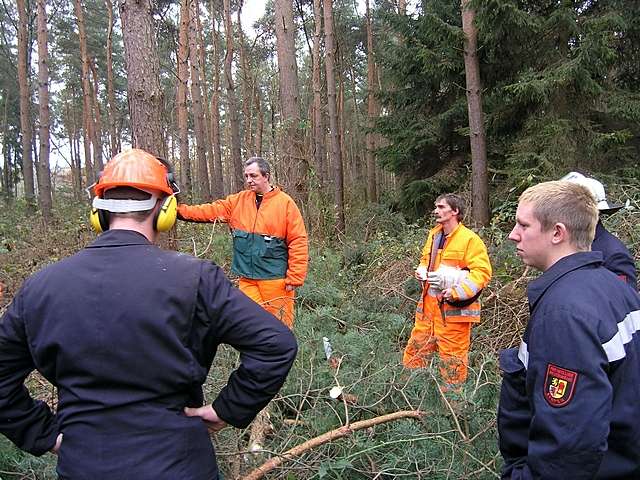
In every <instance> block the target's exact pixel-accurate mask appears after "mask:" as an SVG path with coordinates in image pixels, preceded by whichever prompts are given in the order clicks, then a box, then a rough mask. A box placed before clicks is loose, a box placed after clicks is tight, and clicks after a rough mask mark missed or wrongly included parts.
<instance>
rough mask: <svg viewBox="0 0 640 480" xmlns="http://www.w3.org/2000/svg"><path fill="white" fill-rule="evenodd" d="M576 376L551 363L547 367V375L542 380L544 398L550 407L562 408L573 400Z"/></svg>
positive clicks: (574, 373)
mask: <svg viewBox="0 0 640 480" xmlns="http://www.w3.org/2000/svg"><path fill="white" fill-rule="evenodd" d="M577 381H578V374H577V373H576V372H572V371H571V370H567V369H565V368H561V367H558V366H556V365H553V364H552V363H550V364H548V365H547V375H546V377H545V380H544V398H545V400H546V401H547V403H548V404H549V405H551V406H552V407H564V406H566V405H568V404H569V402H570V401H571V399H572V398H573V392H574V391H575V389H576V382H577Z"/></svg>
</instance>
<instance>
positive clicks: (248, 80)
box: [236, 2, 255, 157]
mask: <svg viewBox="0 0 640 480" xmlns="http://www.w3.org/2000/svg"><path fill="white" fill-rule="evenodd" d="M241 17H242V2H240V5H239V6H238V12H237V17H236V18H237V22H238V51H239V53H240V80H241V82H242V117H243V118H242V120H243V124H244V140H243V143H244V154H245V157H253V156H254V155H255V152H254V148H253V114H252V107H253V88H252V83H253V79H252V75H251V68H250V66H249V61H248V60H247V52H246V48H245V44H244V42H245V38H244V31H243V30H242V18H241Z"/></svg>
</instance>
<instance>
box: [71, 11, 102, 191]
mask: <svg viewBox="0 0 640 480" xmlns="http://www.w3.org/2000/svg"><path fill="white" fill-rule="evenodd" d="M80 2H81V0H74V6H75V13H76V19H77V22H78V33H79V41H80V61H81V64H82V78H81V80H82V116H83V122H82V123H83V126H84V156H85V158H84V161H85V167H86V170H87V182H88V183H93V182H94V181H95V180H96V178H97V173H98V172H97V171H96V168H95V167H96V165H95V162H94V161H93V158H94V157H92V155H91V144H92V143H93V146H94V150H93V153H94V155H95V153H96V152H95V146H96V143H97V142H96V141H95V135H94V128H93V127H94V125H93V117H92V111H93V106H92V104H91V103H92V102H91V100H92V99H91V83H90V81H89V53H88V51H87V32H86V29H85V23H84V10H83V8H82V4H81V3H80Z"/></svg>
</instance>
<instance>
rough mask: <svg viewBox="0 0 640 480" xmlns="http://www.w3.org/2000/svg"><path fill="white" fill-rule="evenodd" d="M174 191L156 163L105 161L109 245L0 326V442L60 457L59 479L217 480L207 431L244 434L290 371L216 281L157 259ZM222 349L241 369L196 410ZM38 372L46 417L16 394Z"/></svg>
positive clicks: (248, 306)
mask: <svg viewBox="0 0 640 480" xmlns="http://www.w3.org/2000/svg"><path fill="white" fill-rule="evenodd" d="M176 188H177V187H175V184H174V183H173V179H172V173H171V171H170V170H169V171H168V170H167V168H166V166H165V165H164V164H163V163H161V162H160V161H159V160H158V159H157V158H156V157H154V156H152V155H150V154H148V153H146V152H144V151H142V150H135V149H134V150H130V151H128V152H124V153H121V154H119V155H117V156H116V157H114V158H113V159H112V160H111V161H110V162H109V163H108V164H107V166H106V167H105V170H104V173H103V174H102V176H101V178H100V179H99V180H98V182H97V184H96V185H95V193H96V198H94V202H93V206H94V211H93V213H92V224H94V226H95V227H96V228H97V229H98V230H103V231H105V232H104V233H103V234H102V235H100V236H99V237H98V239H97V240H96V241H95V242H94V243H92V244H91V245H89V246H88V247H87V248H85V249H84V250H82V251H80V252H79V253H77V254H76V255H73V256H71V257H69V258H67V259H65V260H62V261H60V262H58V263H55V264H53V265H51V266H49V267H47V268H45V269H43V270H41V271H40V272H38V273H36V274H35V275H33V276H31V277H30V278H29V279H27V280H26V281H25V282H24V285H23V286H22V288H21V289H20V291H19V292H18V293H17V295H16V296H15V298H14V299H13V302H12V303H11V305H10V306H9V308H8V310H7V311H6V313H5V314H4V315H3V317H2V319H1V321H0V432H1V433H3V434H4V435H6V436H7V437H8V438H9V439H10V440H11V441H13V442H14V443H15V444H16V445H17V446H18V447H20V448H22V449H23V450H26V451H28V452H30V453H32V454H34V455H42V454H43V453H45V452H47V451H49V450H52V451H54V452H55V453H57V454H58V468H57V471H58V475H59V476H60V478H62V479H73V480H78V479H90V480H99V479H109V480H114V479H132V478H133V479H140V480H144V479H158V480H159V479H166V480H175V479H188V480H192V479H202V480H205V479H206V480H211V479H216V478H218V468H217V465H216V459H215V454H214V451H213V447H212V444H211V440H210V438H209V433H208V431H207V428H208V429H209V431H217V430H219V429H221V428H223V427H224V426H225V425H226V424H227V423H228V424H231V425H234V426H236V427H240V428H243V427H246V426H247V425H248V424H249V423H250V422H251V420H252V419H253V418H254V417H255V415H256V414H257V413H258V412H259V411H260V410H261V409H262V408H263V407H264V406H265V405H266V404H267V403H268V402H269V401H270V400H271V399H272V398H273V396H274V395H275V394H276V393H277V392H278V390H279V389H280V387H281V386H282V384H283V382H284V380H285V378H286V376H287V373H288V372H289V369H290V368H291V365H292V363H293V361H294V358H295V355H296V351H297V346H296V342H295V339H294V337H293V335H292V334H291V332H290V331H289V329H288V328H287V327H286V326H284V325H283V324H282V323H281V322H279V321H278V320H277V319H276V318H275V317H274V316H273V315H271V314H269V313H267V312H266V311H265V310H264V309H262V308H260V307H259V306H258V305H256V304H255V302H253V301H251V300H250V299H249V298H248V297H246V296H245V295H244V294H242V293H241V292H240V291H238V290H237V289H235V288H234V287H232V285H231V284H230V283H229V281H228V280H227V279H226V277H225V276H224V274H223V272H222V271H221V270H220V268H218V267H217V266H215V265H213V264H211V263H208V262H205V261H201V260H199V259H196V258H194V257H191V256H188V255H184V254H180V253H177V252H173V251H164V250H161V249H159V248H158V247H156V246H154V245H153V241H154V240H155V239H156V236H157V233H158V231H164V230H167V229H169V228H171V225H172V224H173V223H174V221H175V215H176V211H175V210H176V201H175V198H174V197H173V194H174V190H176ZM221 343H227V344H229V345H231V346H233V347H234V348H236V349H237V350H239V351H240V365H239V367H238V368H237V369H236V370H235V371H234V372H233V373H232V374H231V375H230V377H229V378H228V380H227V384H226V386H225V387H224V388H222V390H221V391H220V392H219V394H218V396H217V397H216V398H215V399H214V400H213V402H212V404H208V405H205V406H201V405H202V401H203V395H202V388H201V387H202V384H203V383H204V382H205V380H206V378H207V374H208V373H209V369H210V368H211V364H212V362H213V359H214V356H215V353H216V349H217V347H218V345H219V344H221ZM34 369H37V370H38V371H39V372H40V373H41V374H42V375H43V376H44V377H45V378H46V379H47V380H49V381H50V382H51V383H52V384H53V385H55V386H56V387H57V388H58V395H59V403H58V409H57V412H56V413H55V414H54V413H52V412H51V410H50V409H49V407H48V406H47V405H46V404H44V403H43V402H40V401H34V400H33V399H32V398H31V397H30V395H29V393H28V391H27V390H26V388H24V386H23V382H24V380H25V378H26V377H27V375H28V374H29V373H30V372H31V371H32V370H34Z"/></svg>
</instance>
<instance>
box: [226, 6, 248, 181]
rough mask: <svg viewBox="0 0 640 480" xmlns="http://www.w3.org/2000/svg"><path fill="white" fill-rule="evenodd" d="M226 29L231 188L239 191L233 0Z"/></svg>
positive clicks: (239, 173) (228, 10)
mask: <svg viewBox="0 0 640 480" xmlns="http://www.w3.org/2000/svg"><path fill="white" fill-rule="evenodd" d="M223 5H224V31H225V36H226V38H227V51H226V53H225V57H224V76H225V79H226V86H227V109H228V110H229V111H228V120H229V127H230V130H231V165H232V168H233V170H232V171H233V173H234V174H233V175H232V176H231V179H232V183H231V186H230V187H231V190H233V191H237V190H240V188H241V187H242V185H243V175H244V168H243V164H242V154H241V152H240V119H239V118H238V100H237V98H236V92H235V90H234V88H235V87H234V86H233V76H232V72H231V64H232V63H233V24H232V23H231V0H224V3H223Z"/></svg>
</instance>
